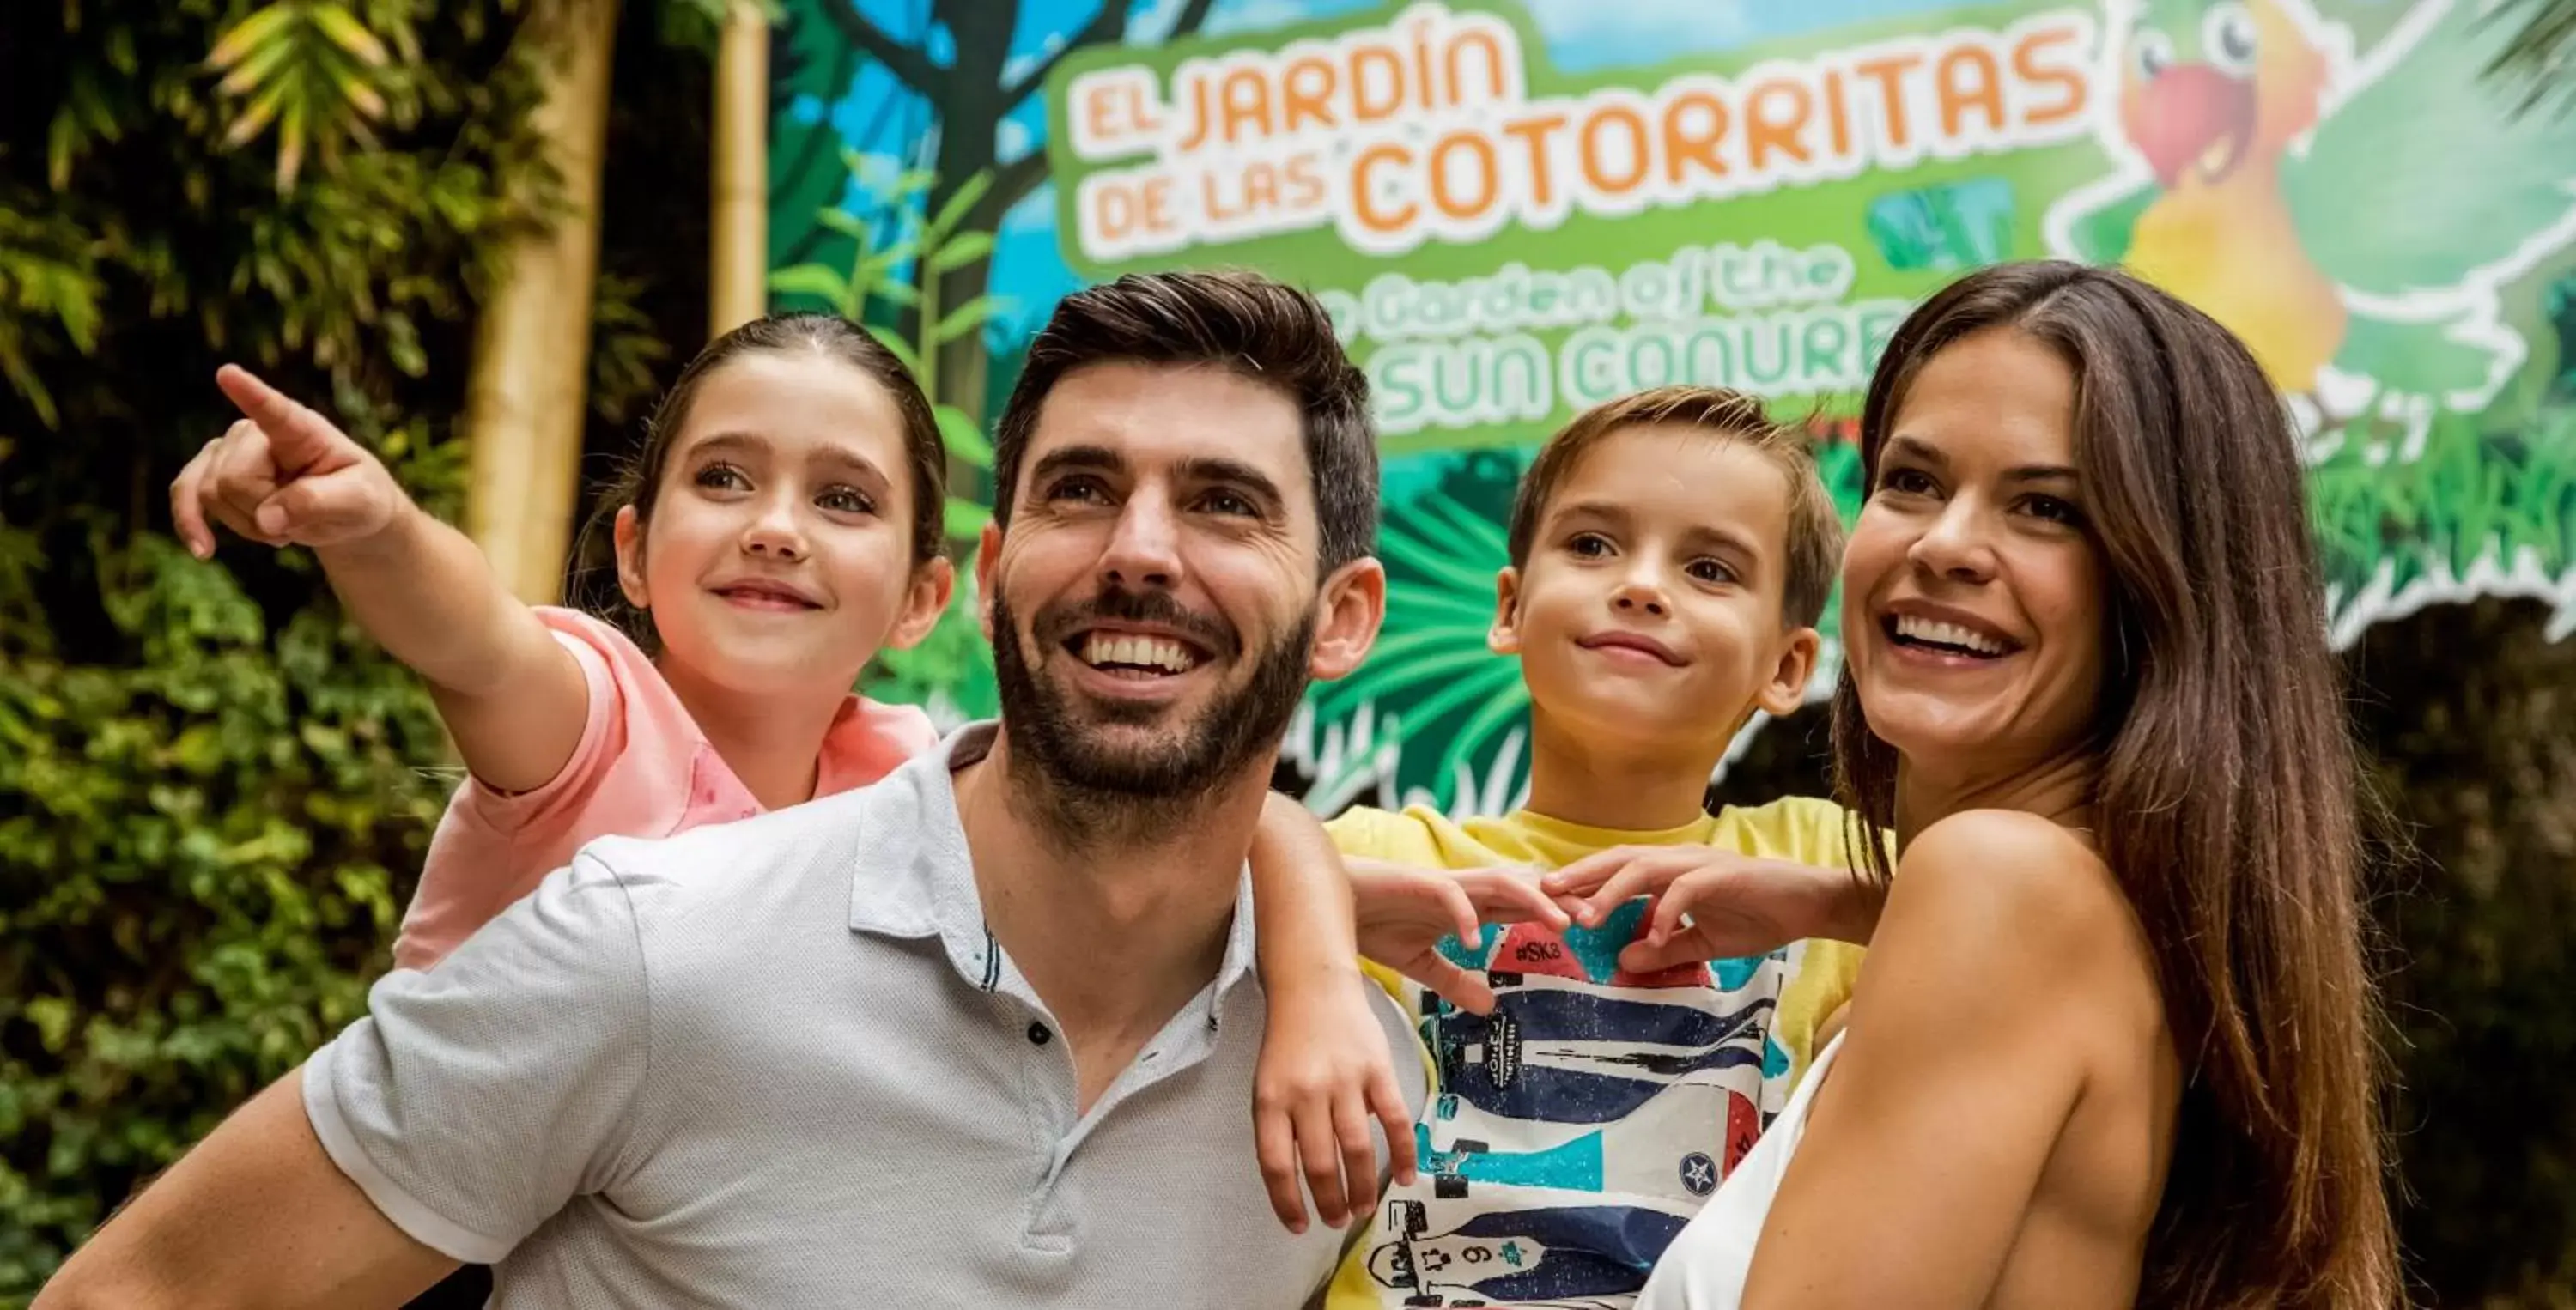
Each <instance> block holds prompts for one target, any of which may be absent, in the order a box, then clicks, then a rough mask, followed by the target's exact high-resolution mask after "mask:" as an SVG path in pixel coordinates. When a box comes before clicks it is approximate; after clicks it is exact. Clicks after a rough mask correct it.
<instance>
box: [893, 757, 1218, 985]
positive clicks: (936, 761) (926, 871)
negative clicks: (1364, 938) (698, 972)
mask: <svg viewBox="0 0 2576 1310" xmlns="http://www.w3.org/2000/svg"><path fill="white" fill-rule="evenodd" d="M997 729H998V723H997V721H995V720H992V719H985V720H981V721H978V722H974V723H969V724H967V725H965V726H964V727H961V728H958V729H957V730H956V731H954V732H951V733H949V734H948V736H947V737H945V738H943V739H942V740H941V741H940V742H939V744H938V745H936V746H934V747H932V748H931V749H929V750H926V751H923V752H922V753H920V754H919V755H916V756H914V757H912V758H911V759H910V760H907V761H905V762H904V764H903V765H902V766H901V767H900V768H897V769H896V770H895V771H894V772H893V773H890V774H887V775H886V777H885V778H884V780H883V781H881V782H879V783H878V784H877V786H876V787H874V788H872V789H869V790H870V791H872V792H874V793H875V794H877V795H880V796H884V797H886V798H887V799H888V800H889V801H892V802H894V803H893V804H889V805H879V806H870V807H868V808H869V813H868V814H866V815H865V816H863V817H862V820H861V821H862V822H866V823H870V824H871V825H872V826H875V827H876V828H878V829H879V830H878V831H875V832H869V833H866V834H863V835H862V838H861V845H860V847H859V855H858V858H857V859H856V860H854V861H853V862H852V864H853V868H852V870H851V877H850V928H851V930H852V931H854V932H865V933H874V934H877V935H879V936H885V937H902V938H912V939H919V938H925V937H937V938H939V939H940V941H941V943H942V944H943V945H944V946H945V947H946V949H947V952H948V959H949V963H950V964H951V965H953V966H954V967H955V968H956V970H957V972H958V974H959V976H961V977H963V978H964V979H965V980H966V981H967V982H968V983H969V984H972V985H973V986H975V987H977V988H980V989H982V990H984V991H988V992H989V991H993V990H995V989H996V988H998V987H999V986H1000V985H1001V980H1002V975H1003V972H1004V968H1003V959H1002V950H1001V947H1000V945H999V944H998V943H996V942H995V941H994V940H993V934H992V930H991V929H990V928H989V927H987V926H986V924H985V922H984V902H983V898H982V897H981V896H980V895H979V894H978V893H977V892H976V890H975V870H974V864H973V860H972V858H971V857H970V856H969V855H968V853H967V847H966V828H965V824H964V822H963V821H962V820H961V819H960V818H959V817H958V814H957V786H956V782H955V780H954V773H955V770H957V769H959V768H962V767H965V766H966V765H970V764H973V763H974V762H976V761H977V760H980V759H982V758H983V757H984V755H985V754H986V753H987V752H988V751H990V750H991V749H992V747H993V739H994V736H995V734H996V732H997ZM907 801H908V802H909V804H907V803H905V802H907ZM1255 940H1256V939H1255V934H1254V930H1253V923H1252V873H1251V870H1250V869H1249V868H1246V869H1244V870H1242V871H1240V872H1238V873H1237V874H1236V876H1235V889H1234V920H1233V922H1232V924H1230V925H1229V926H1228V928H1227V929H1226V939H1225V958H1224V960H1223V962H1222V963H1220V964H1219V965H1218V966H1217V976H1216V985H1215V986H1214V987H1213V988H1212V989H1211V992H1210V996H1209V1000H1210V1002H1211V1004H1210V1006H1209V1009H1208V1026H1209V1027H1211V1028H1213V1027H1215V1026H1216V1016H1217V1014H1218V1012H1219V1011H1220V1009H1221V1008H1222V1007H1219V1006H1216V1005H1214V1004H1213V1001H1214V999H1215V997H1218V996H1222V995H1224V994H1225V993H1227V992H1228V991H1231V990H1232V989H1233V988H1234V986H1235V984H1237V983H1239V982H1241V981H1243V980H1244V979H1245V978H1246V977H1249V976H1251V975H1252V972H1253V965H1254V961H1255V959H1256V955H1255V947H1254V943H1255Z"/></svg>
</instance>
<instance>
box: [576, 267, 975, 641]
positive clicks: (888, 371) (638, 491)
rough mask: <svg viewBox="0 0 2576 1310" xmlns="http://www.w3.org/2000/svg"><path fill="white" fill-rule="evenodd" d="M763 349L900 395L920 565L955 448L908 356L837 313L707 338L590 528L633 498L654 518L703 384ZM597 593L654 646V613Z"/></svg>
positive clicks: (942, 506) (934, 542) (935, 545)
mask: <svg viewBox="0 0 2576 1310" xmlns="http://www.w3.org/2000/svg"><path fill="white" fill-rule="evenodd" d="M756 350H767V351H774V352H777V353H779V354H791V353H795V352H799V351H802V352H804V353H807V354H812V355H818V356H821V357H823V358H826V359H831V360H837V361H839V362H840V363H843V364H847V365H849V366H850V367H851V368H854V369H857V370H858V371H859V372H861V373H864V374H866V375H867V376H868V377H870V378H872V379H874V380H875V381H876V383H877V384H878V385H880V386H882V387H884V388H885V389H886V394H887V395H890V396H892V397H894V407H895V411H896V412H897V413H899V414H901V415H902V416H903V449H904V465H905V470H906V473H907V475H908V477H907V480H908V481H909V482H910V483H911V484H912V485H911V489H912V523H911V528H912V563H913V567H915V568H919V567H920V566H921V565H923V564H926V563H929V562H930V561H931V560H932V559H933V558H935V557H936V556H937V555H938V554H939V549H940V544H941V542H942V540H943V536H944V526H943V525H944V524H945V522H946V515H947V504H948V451H947V446H946V445H945V444H944V443H943V442H942V441H941V440H940V436H939V419H938V415H937V414H936V412H935V411H933V410H932V409H931V406H930V399H929V397H927V396H924V395H923V394H922V393H921V384H920V383H918V382H915V381H913V377H912V373H911V372H910V371H909V370H907V369H905V368H904V366H903V361H901V360H899V359H897V358H895V356H894V352H893V351H890V350H888V349H886V347H885V344H884V343H883V342H880V341H878V340H877V339H876V338H875V337H874V336H871V335H869V333H868V332H867V331H866V330H865V329H863V328H861V327H859V326H858V325H857V324H854V323H852V322H850V321H849V320H848V319H845V318H842V317H840V316H839V315H837V314H814V313H797V314H771V315H769V316H767V317H765V318H756V319H753V320H752V321H751V322H748V323H745V324H743V325H742V326H741V327H738V328H735V329H734V330H732V331H731V332H727V333H725V334H724V335H723V336H720V337H717V338H716V339H715V340H713V341H710V342H708V343H707V346H706V348H705V349H704V350H701V351H699V352H698V354H697V358H695V359H692V360H690V361H689V366H688V367H687V368H684V369H681V370H680V376H679V379H678V380H677V381H675V382H673V383H672V384H671V389H670V390H669V391H666V392H664V393H663V394H662V400H661V402H660V403H659V404H657V405H655V406H654V407H653V416H652V417H651V418H649V419H646V420H645V423H644V448H643V449H642V450H641V451H639V452H637V453H636V456H635V458H634V459H633V460H632V461H630V462H629V463H627V464H626V466H625V467H624V468H623V469H622V470H620V472H619V473H618V476H617V479H616V481H615V482H613V483H611V484H610V486H609V488H608V491H607V494H606V495H605V496H603V497H602V498H601V500H600V503H599V508H598V510H597V511H596V513H595V515H594V517H593V519H592V522H591V526H590V527H589V528H588V529H585V530H584V534H583V535H585V536H588V535H590V534H591V533H593V532H596V531H598V530H599V529H600V528H601V527H602V526H603V525H605V524H607V523H608V522H609V521H611V520H613V519H614V518H616V516H617V511H619V510H621V509H624V508H626V507H627V506H629V505H632V506H634V507H635V517H636V520H637V523H638V526H639V527H640V526H649V525H650V524H651V523H652V521H653V506H654V503H655V502H656V501H657V500H659V499H660V498H661V494H662V476H663V474H664V472H665V471H666V470H665V468H664V466H665V465H667V464H669V463H670V462H671V448H672V446H673V445H674V444H675V443H676V442H677V441H678V440H679V435H680V429H682V428H684V427H686V426H688V422H689V407H690V406H691V405H693V404H695V403H696V401H697V398H698V388H700V387H701V386H704V385H705V383H706V380H707V379H708V378H709V377H711V376H713V375H714V374H715V372H716V370H718V369H721V368H723V367H724V366H725V365H727V364H730V363H732V362H733V361H734V360H736V359H739V358H741V357H742V356H744V355H747V354H750V353H751V352H753V351H756ZM597 599H598V600H599V601H603V602H607V603H606V604H604V605H597V606H594V607H595V608H602V609H605V610H607V611H608V612H610V613H612V614H614V615H616V616H617V617H618V618H620V619H621V620H622V621H623V622H624V623H625V625H626V627H627V628H628V630H629V634H630V635H632V636H633V637H634V638H635V639H636V640H637V641H638V642H642V643H644V645H645V648H646V649H648V650H650V649H653V646H654V643H653V641H652V640H651V638H652V636H653V633H652V623H651V620H650V618H649V616H647V615H645V614H642V613H641V612H638V611H635V610H634V609H633V607H632V606H629V605H627V604H626V603H625V598H624V597H623V596H621V595H618V594H616V588H615V587H614V586H611V587H610V588H609V589H608V593H607V594H606V595H603V596H600V597H598V598H597Z"/></svg>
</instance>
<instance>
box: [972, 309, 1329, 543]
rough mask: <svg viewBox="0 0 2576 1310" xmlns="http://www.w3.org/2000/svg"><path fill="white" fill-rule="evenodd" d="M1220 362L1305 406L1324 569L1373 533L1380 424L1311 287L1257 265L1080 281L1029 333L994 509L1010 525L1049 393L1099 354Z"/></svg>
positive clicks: (1098, 360) (996, 470)
mask: <svg viewBox="0 0 2576 1310" xmlns="http://www.w3.org/2000/svg"><path fill="white" fill-rule="evenodd" d="M1122 361H1124V362H1133V363H1139V364H1213V365H1217V366H1219V367H1223V368H1230V369H1233V370H1234V371H1235V372H1237V373H1240V374H1242V375H1243V376H1245V377H1248V378H1252V379H1254V380H1256V381H1260V382H1263V383H1267V384H1269V385H1271V386H1274V387H1277V388H1279V389H1280V391H1282V392H1284V393H1285V394H1286V395H1287V396H1288V398H1289V399H1291V400H1293V401H1295V402H1296V403H1297V409H1298V412H1299V413H1300V414H1302V415H1303V416H1304V420H1305V436H1306V468H1307V471H1308V472H1309V473H1310V474H1312V475H1313V478H1314V483H1315V516H1316V520H1317V523H1318V525H1319V527H1320V528H1321V533H1322V550H1321V557H1320V558H1319V559H1318V560H1317V562H1316V576H1317V577H1322V576H1323V575H1325V574H1328V573H1330V572H1332V571H1333V570H1334V569H1337V568H1340V567H1341V566H1342V565H1344V564H1347V563H1349V562H1350V561H1352V560H1355V559H1358V558H1359V557H1361V556H1363V555H1366V554H1368V553H1369V551H1370V550H1371V549H1373V548H1374V547H1375V545H1376V543H1377V434H1376V432H1375V431H1374V430H1373V429H1372V428H1371V427H1370V424H1369V413H1368V379H1366V378H1365V377H1363V376H1361V374H1360V371H1359V370H1358V369H1357V368H1355V367H1353V366H1352V364H1351V360H1350V356H1348V355H1346V354H1344V353H1343V352H1342V343H1341V341H1340V339H1339V338H1337V337H1335V336H1334V335H1333V321H1332V317H1331V316H1330V315H1328V314H1326V313H1325V312H1324V307H1323V306H1322V305H1321V304H1319V303H1317V302H1316V300H1315V298H1314V297H1313V296H1310V295H1307V294H1306V293H1305V292H1303V291H1299V290H1297V289H1296V288H1294V287H1289V286H1283V285H1281V284H1280V283H1277V282H1273V281H1271V280H1270V279H1268V278H1265V277H1262V276H1260V275H1259V274H1256V273H1245V272H1187V273H1130V274H1128V275H1127V276H1125V277H1122V278H1119V279H1118V280H1117V281H1115V282H1109V283H1104V284H1102V285H1100V286H1096V287H1091V288H1088V289H1086V290H1082V291H1077V292H1075V293H1073V294H1072V295H1069V296H1066V297H1065V298H1064V299H1063V301H1062V302H1060V303H1058V304H1057V305H1056V309H1055V315H1054V316H1053V317H1052V318H1049V319H1048V320H1047V325H1046V327H1045V329H1044V330H1042V331H1040V332H1039V333H1038V335H1037V338H1036V339H1035V340H1033V341H1031V342H1030V343H1029V355H1028V360H1027V362H1026V363H1024V364H1023V365H1022V366H1021V368H1020V380H1019V383H1018V385H1016V386H1014V387H1012V388H1011V401H1010V404H1009V405H1007V406H1005V407H1004V408H1003V410H1002V421H1001V423H1000V424H999V425H998V426H997V427H996V428H995V429H994V434H993V480H994V491H993V519H994V522H996V523H999V524H1001V525H1002V527H1003V530H1004V531H1008V530H1009V526H1010V521H1011V502H1012V500H1013V499H1014V498H1015V496H1016V494H1017V492H1018V490H1019V487H1018V483H1019V477H1020V461H1021V459H1022V458H1023V457H1024V456H1025V455H1026V454H1027V453H1028V448H1029V436H1030V434H1031V433H1032V432H1034V431H1035V430H1036V428H1037V421H1038V410H1039V409H1040V408H1042V407H1043V406H1044V405H1045V404H1046V398H1047V393H1048V392H1050V391H1053V390H1054V389H1055V384H1056V383H1057V382H1058V381H1060V380H1062V379H1063V377H1064V376H1065V375H1066V374H1067V373H1071V372H1073V371H1074V370H1075V369H1079V368H1083V367H1085V366H1087V365H1091V364H1107V363H1117V362H1122Z"/></svg>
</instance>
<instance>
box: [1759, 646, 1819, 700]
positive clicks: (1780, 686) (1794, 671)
mask: <svg viewBox="0 0 2576 1310" xmlns="http://www.w3.org/2000/svg"><path fill="white" fill-rule="evenodd" d="M1822 641H1823V638H1821V637H1818V636H1817V635H1816V630H1815V629H1814V628H1792V629H1790V630H1789V632H1788V635H1787V637H1786V639H1785V640H1784V642H1783V644H1782V645H1781V647H1780V655H1779V658H1778V659H1776V660H1774V661H1773V662H1772V665H1771V676H1770V677H1769V678H1767V679H1765V680H1764V681H1763V683H1762V690H1761V691H1760V692H1758V693H1756V694H1755V695H1754V697H1753V703H1754V704H1755V705H1757V706H1760V707H1761V709H1762V712H1763V713H1765V714H1768V715H1770V716H1771V717H1772V718H1775V719H1777V718H1783V717H1786V716H1788V715H1791V714H1795V713H1797V711H1798V707H1799V706H1801V705H1804V704H1806V703H1807V683H1808V681H1809V680H1810V679H1812V678H1814V677H1815V676H1816V653H1817V650H1818V648H1819V647H1820V645H1821V643H1822Z"/></svg>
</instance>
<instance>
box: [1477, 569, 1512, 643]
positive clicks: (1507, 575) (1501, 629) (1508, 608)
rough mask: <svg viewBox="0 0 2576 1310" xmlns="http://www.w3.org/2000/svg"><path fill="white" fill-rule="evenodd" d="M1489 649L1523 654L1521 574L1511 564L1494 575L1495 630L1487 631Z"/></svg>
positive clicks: (1486, 637)
mask: <svg viewBox="0 0 2576 1310" xmlns="http://www.w3.org/2000/svg"><path fill="white" fill-rule="evenodd" d="M1485 649H1487V650H1490V651H1492V652H1493V653H1495V654H1497V655H1518V654H1520V653H1521V571H1520V570H1519V569H1516V568H1513V567H1511V566H1510V565H1508V564H1507V565H1504V566H1503V570H1502V571H1501V572H1499V573H1496V574H1495V575H1494V626H1493V627H1491V628H1488V629H1486V630H1485Z"/></svg>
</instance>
